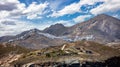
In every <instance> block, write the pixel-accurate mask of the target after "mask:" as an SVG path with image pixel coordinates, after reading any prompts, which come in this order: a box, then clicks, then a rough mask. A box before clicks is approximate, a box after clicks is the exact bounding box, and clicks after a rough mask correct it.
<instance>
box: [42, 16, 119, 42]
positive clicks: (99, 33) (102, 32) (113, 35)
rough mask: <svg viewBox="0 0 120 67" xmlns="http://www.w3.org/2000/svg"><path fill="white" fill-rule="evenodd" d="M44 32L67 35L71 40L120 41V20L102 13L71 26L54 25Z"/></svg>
mask: <svg viewBox="0 0 120 67" xmlns="http://www.w3.org/2000/svg"><path fill="white" fill-rule="evenodd" d="M44 32H46V33H49V34H53V35H57V36H65V38H66V39H69V40H71V41H78V40H84V39H85V40H92V41H96V42H99V43H109V42H118V41H120V20H119V19H116V18H114V17H111V16H109V15H105V14H100V15H98V16H95V17H94V18H92V19H90V20H88V21H85V22H81V23H78V24H76V25H73V26H71V27H67V28H66V27H64V26H63V25H61V24H56V25H52V26H50V27H49V28H47V29H45V30H44Z"/></svg>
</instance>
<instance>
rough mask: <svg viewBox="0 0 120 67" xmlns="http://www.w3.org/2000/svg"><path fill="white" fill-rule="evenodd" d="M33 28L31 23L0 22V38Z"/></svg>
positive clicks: (16, 21)
mask: <svg viewBox="0 0 120 67" xmlns="http://www.w3.org/2000/svg"><path fill="white" fill-rule="evenodd" d="M32 28H35V25H34V24H32V23H30V22H29V23H26V22H24V21H18V20H13V19H5V20H0V36H5V35H16V34H18V33H20V32H22V31H25V30H28V29H32Z"/></svg>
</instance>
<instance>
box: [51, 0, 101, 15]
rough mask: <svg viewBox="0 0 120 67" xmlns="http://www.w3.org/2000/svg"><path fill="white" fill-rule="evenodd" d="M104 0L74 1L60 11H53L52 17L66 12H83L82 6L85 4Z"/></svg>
mask: <svg viewBox="0 0 120 67" xmlns="http://www.w3.org/2000/svg"><path fill="white" fill-rule="evenodd" d="M101 1H102V0H80V1H79V2H78V3H72V4H70V5H67V6H65V7H64V8H63V9H61V10H60V11H53V13H52V15H51V17H59V16H63V15H66V14H74V13H76V12H81V9H80V8H81V6H82V5H84V4H88V5H93V4H94V3H96V2H101Z"/></svg>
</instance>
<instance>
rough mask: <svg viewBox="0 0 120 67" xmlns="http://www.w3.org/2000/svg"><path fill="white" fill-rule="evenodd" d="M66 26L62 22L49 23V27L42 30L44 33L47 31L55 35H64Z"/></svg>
mask: <svg viewBox="0 0 120 67" xmlns="http://www.w3.org/2000/svg"><path fill="white" fill-rule="evenodd" d="M67 29H68V28H67V27H65V26H64V25H62V24H55V25H51V26H50V27H48V28H46V29H44V30H43V32H45V33H49V34H52V35H55V36H60V35H66V34H67V33H66V31H67Z"/></svg>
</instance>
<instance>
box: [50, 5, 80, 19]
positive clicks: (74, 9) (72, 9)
mask: <svg viewBox="0 0 120 67" xmlns="http://www.w3.org/2000/svg"><path fill="white" fill-rule="evenodd" d="M79 11H80V3H73V4H70V5H68V6H65V7H64V8H63V9H62V10H60V11H57V12H56V11H54V12H53V14H52V15H51V17H58V16H63V15H66V14H74V13H76V12H79Z"/></svg>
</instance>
